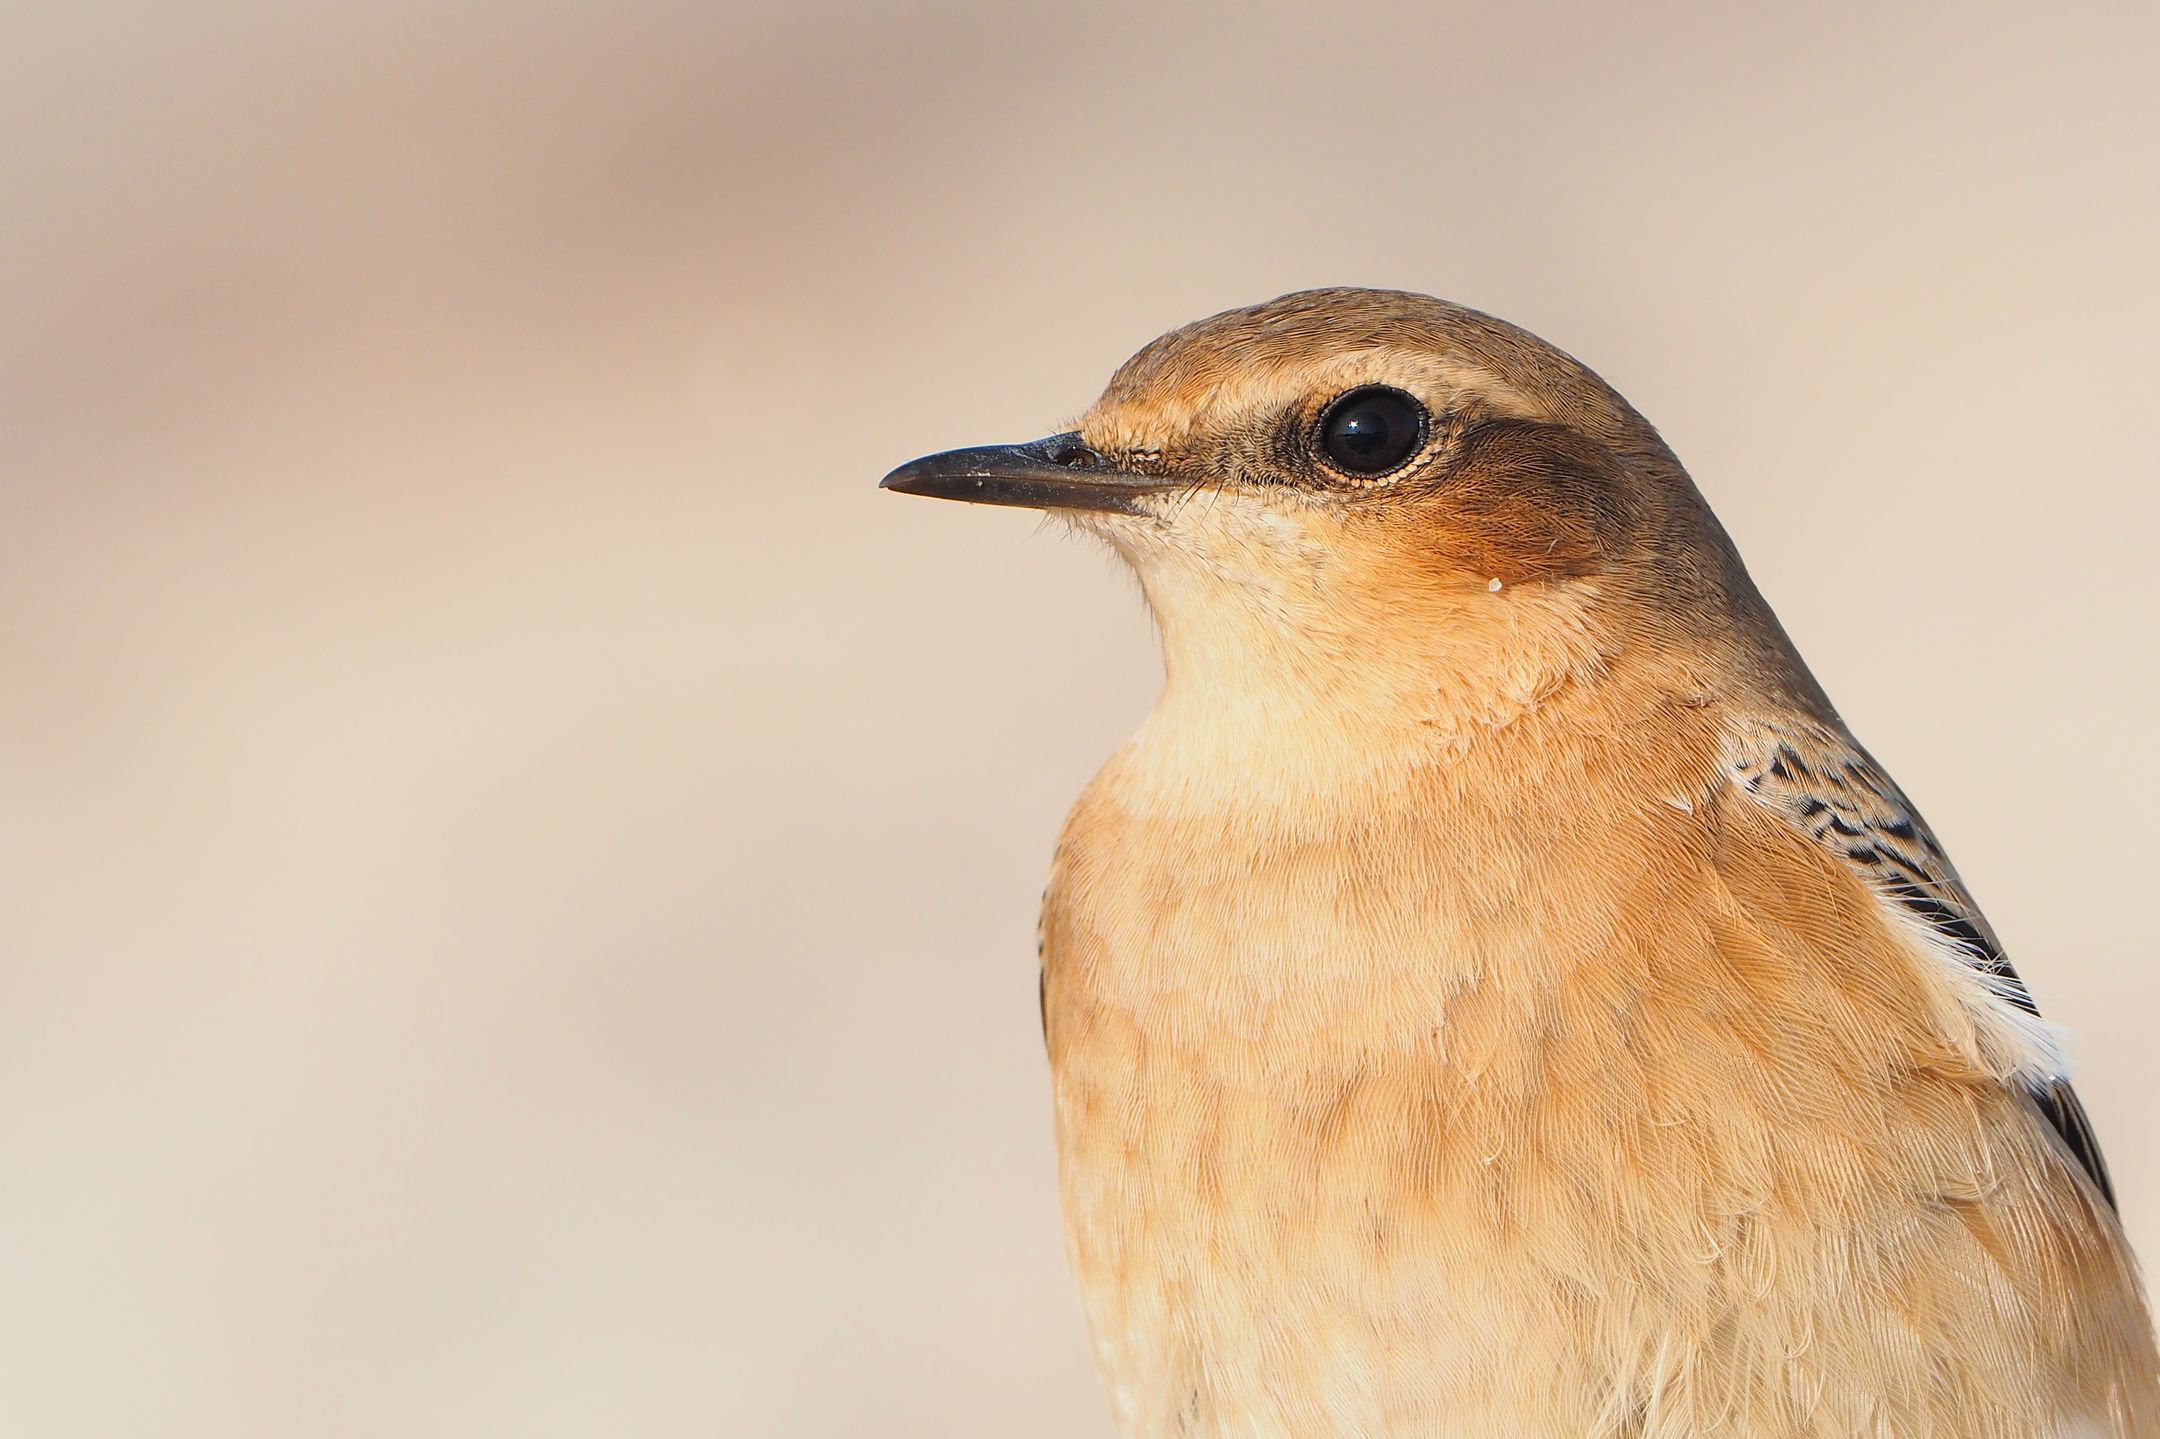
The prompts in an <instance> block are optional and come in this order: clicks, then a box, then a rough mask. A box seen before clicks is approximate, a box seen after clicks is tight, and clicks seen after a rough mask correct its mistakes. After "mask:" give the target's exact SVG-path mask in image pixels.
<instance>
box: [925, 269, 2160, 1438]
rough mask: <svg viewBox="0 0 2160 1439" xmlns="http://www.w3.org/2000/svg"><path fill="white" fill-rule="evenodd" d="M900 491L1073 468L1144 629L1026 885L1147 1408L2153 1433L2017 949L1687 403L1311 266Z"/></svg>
mask: <svg viewBox="0 0 2160 1439" xmlns="http://www.w3.org/2000/svg"><path fill="white" fill-rule="evenodd" d="M885 484H886V486H887V487H889V488H891V489H895V490H901V491H905V492H908V493H912V494H926V495H939V496H945V497H949V498H953V499H965V500H977V501H982V502H985V503H991V504H1006V505H1027V506H1035V507H1040V508H1044V509H1048V510H1051V511H1054V512H1056V513H1059V514H1061V515H1063V516H1065V517H1066V518H1068V519H1070V520H1071V521H1072V522H1073V524H1074V525H1075V526H1077V527H1078V528H1080V529H1083V530H1085V531H1088V532H1090V533H1092V534H1095V535H1097V536H1100V537H1101V538H1103V539H1105V540H1107V541H1108V542H1109V543H1110V545H1111V546H1112V547H1113V548H1115V549H1116V550H1117V552H1118V553H1119V554H1121V555H1123V556H1124V557H1125V559H1127V560H1128V561H1130V562H1131V564H1132V566H1133V568H1134V570H1136V571H1137V572H1138V574H1139V577H1140V582H1141V585H1142V587H1143V589H1144V590H1145V592H1146V595H1147V600H1148V603H1149V605H1150V607H1151V608H1152V609H1153V611H1154V615H1155V618H1156V621H1157V623H1158V625H1159V627H1160V630H1161V635H1162V647H1163V658H1164V668H1165V671H1166V681H1165V684H1164V687H1163V693H1162V698H1161V700H1160V702H1159V703H1158V704H1157V706H1156V708H1155V710H1154V712H1153V713H1152V714H1151V715H1150V716H1149V717H1148V719H1147V721H1146V722H1145V723H1144V724H1143V725H1142V726H1141V728H1140V731H1139V733H1138V734H1137V735H1136V736H1135V737H1134V738H1133V739H1132V741H1131V742H1130V743H1129V744H1127V745H1126V746H1125V747H1124V748H1123V749H1122V750H1120V751H1119V752H1118V753H1117V754H1116V755H1115V756H1114V757H1113V758H1112V759H1111V760H1110V761H1109V763H1108V765H1107V766H1106V767H1105V768H1104V769H1103V771H1102V772H1101V774H1099V775H1098V776H1097V777H1096V779H1095V780H1094V782H1093V783H1092V784H1090V785H1089V786H1088V788H1087V790H1086V792H1085V793H1084V794H1083V795H1082V796H1081V797H1080V800H1079V803H1078V805H1077V806H1076V808H1075V809H1074V810H1073V813H1072V817H1071V819H1070V820H1069V822H1068V823H1067V825H1066V828H1065V833H1064V837H1063V839H1062V841H1061V842H1060V844H1059V846H1058V851H1057V856H1056V859H1055V861H1054V865H1053V871H1052V875H1051V881H1050V890H1049V895H1048V899H1047V902H1046V906H1045V910H1044V914H1043V922H1042V936H1041V938H1042V964H1043V984H1044V996H1043V1005H1044V1026H1045V1034H1046V1038H1047V1040H1048V1044H1049V1050H1050V1062H1051V1071H1052V1078H1053V1083H1054V1090H1055V1097H1056V1111H1057V1125H1058V1150H1059V1160H1060V1173H1061V1179H1062V1185H1063V1190H1064V1200H1065V1211H1066V1219H1067V1225H1068V1234H1069V1246H1070V1251H1071V1259H1072V1265H1073V1269H1074V1272H1075V1274H1076V1275H1077V1277H1078V1280H1079V1285H1080V1290H1081V1295H1082V1299H1083V1303H1084V1305H1085V1308H1086V1311H1087V1316H1088V1320H1089V1325H1090V1329H1091V1332H1092V1334H1093V1336H1094V1342H1095V1346H1096V1350H1097V1354H1098V1356H1099V1359H1100V1362H1101V1366H1102V1369H1103V1372H1104V1374H1105V1376H1106V1377H1107V1379H1108V1382H1109V1387H1110V1391H1111V1394H1112V1398H1113V1403H1114V1407H1115V1409H1116V1412H1117V1415H1118V1422H1119V1425H1120V1427H1121V1428H1122V1429H1123V1431H1124V1433H1125V1434H1127V1435H1128V1436H1132V1439H1172V1436H1177V1439H1204V1437H1205V1439H1212V1436H1221V1439H1231V1436H1237V1439H1318V1436H1338V1435H1343V1436H1347V1435H1358V1436H1388V1439H1399V1436H1412V1435H1416V1436H1524V1439H1546V1436H1551V1439H1560V1436H1565V1439H1585V1436H1631V1439H1660V1436H1683V1435H1686V1436H1694V1435H1710V1434H1718V1435H1735V1436H1752V1435H1762V1436H1803V1435H1805V1436H1824V1439H1828V1436H1837V1439H1848V1436H1856V1435H1867V1436H1894V1439H1923V1436H1927V1439H1934V1436H1962V1439H1997V1436H1999V1439H2042V1436H2057V1435H2061V1436H2069V1435H2116V1436H2126V1435H2134V1436H2160V1360H2156V1358H2155V1354H2154V1348H2153V1340H2152V1333H2151V1328H2150V1325H2149V1322H2148V1320H2147V1317H2146V1313H2145V1307H2144V1302H2143V1299H2142V1297H2141V1295H2140V1292H2139V1287H2138V1281H2137V1278H2136V1275H2135V1272H2134V1268H2133V1265H2132V1261H2131V1257H2130V1254H2129V1251H2128V1249H2127V1247H2126V1245H2125V1243H2124V1239H2123V1233H2122V1229H2121V1227H2120V1225H2119V1224H2118V1222H2117V1219H2116V1216H2115V1212H2114V1208H2113V1204H2112V1199H2111V1197H2110V1194H2109V1190H2108V1181H2107V1176H2106V1172H2105V1170H2104V1169H2103V1168H2102V1166H2101V1162H2100V1155H2099V1151H2098V1149H2097V1148H2096V1147H2095V1145H2094V1143H2093V1139H2092V1135H2091V1132H2090V1130H2089V1129H2088V1128H2087V1126H2086V1123H2085V1117H2084V1114H2083V1112H2082V1111H2081V1110H2080V1108H2079V1106H2078V1102H2077V1099H2076V1097H2075V1096H2074V1095H2073V1094H2072V1092H2071V1090H2070V1087H2069V1085H2068V1083H2067V1082H2066V1081H2065V1079H2064V1077H2063V1067H2062V1061H2061V1058H2060V1056H2059V1053H2058V1051H2057V1048H2056V1046H2055V1044H2054V1043H2053V1042H2052V1040H2051V1037H2050V1032H2049V1030H2048V1028H2047V1027H2046V1026H2045V1025H2043V1024H2042V1023H2041V1022H2040V1019H2039V1017H2038V1015H2037V1013H2036V1012H2035V1010H2034V1007H2033V1004H2032V1001H2031V1000H2030V999H2029V998H2028V997H2027V995H2026V992H2025V987H2024V986H2023V985H2022V984H2021V983H2020V982H2019V980H2018V977H2017V975H2016V974H2015V973H2014V972H2013V971H2012V969H2011V968H2010V965H2009V963H2008V962H2007V961H2006V960H2005V958H2004V957H2003V953H2002V950H2001V948H2000V946H1999V945H1998V944H1997V943H1996V940H1995V937H1994V934H1993V932H1992V931H1991V930H1990V929H1989V927H1988V924H1987V921H1986V920H1985V919H1983V918H1982V917H1981V914H1980V911H1979V909H1978V908H1977V907H1976V906H1975V905H1974V903H1973V900H1972V897H1971V896H1970V895H1969V894H1967V893H1966V891H1965V889H1964V887H1963V885H1962V884H1960V882H1959V880H1958V876H1957V872H1956V871H1955V870H1954V869H1952V868H1951V866H1950V862H1949V860H1948V859H1947V858H1945V856H1944V854H1943V851H1942V849H1941V847H1940V846H1939V845H1938V844H1937V843H1936V841H1935V838H1934V836H1933V835H1931V834H1930V833H1929V831H1928V828H1927V826H1926V825H1925V824H1924V823H1923V822H1922V821H1921V819H1920V816H1919V815H1918V814H1917V813H1916V812H1915V811H1914V809H1913V807H1912V806H1911V804H1909V803H1908V802H1907V801H1906V799H1905V797H1904V796H1903V795H1902V794H1901V793H1899V791H1898V788H1897V786H1896V785H1895V784H1893V783H1892V782H1891V780H1890V778H1889V776H1888V775H1886V774H1885V773H1883V771H1882V768H1881V767H1880V766H1879V765H1877V764H1876V763H1875V762H1874V761H1873V760H1872V759H1871V758H1869V756H1868V754H1867V752H1866V751H1865V750H1863V749H1862V748H1861V747H1860V746H1859V744H1858V743H1857V742H1856V741H1855V740H1854V739H1853V737H1852V736H1851V735H1850V734H1849V733H1848V732H1847V731H1846V728H1845V726H1844V724H1843V723H1842V722H1841V721H1840V720H1839V718H1838V716H1837V712H1836V711H1835V710H1834V709H1832V708H1831V705H1830V702H1829V701H1828V700H1827V699H1826V698H1825V697H1824V696H1823V693H1822V691H1821V690H1820V689H1819V688H1818V687H1817V686H1816V683H1815V681H1814V680H1813V678H1811V677H1810V676H1809V674H1808V671H1807V669H1806V667H1805V666H1804V665H1803V664H1802V663H1801V662H1800V659H1799V657H1798V656H1797V655H1796V654H1795V653H1794V652H1793V649H1792V646H1791V644H1790V642H1789V641H1788V640H1787V639H1786V637H1785V634H1784V632H1783V631H1782V630H1781V629H1780V628H1779V626H1778V623H1777V621H1776V619H1775V618H1774V617H1773V616H1772V615H1771V613H1770V610H1769V609H1768V607H1767V606H1765V604H1764V603H1763V600H1762V598H1761V597H1760V596H1759V595H1758V594H1757V593H1756V590H1755V587H1754V585H1753V584H1752V583H1750V581H1749V579H1748V576H1747V573H1746V571H1745V570H1744V569H1743V568H1742V567H1741V564H1740V561H1739V559H1738V557H1737V556H1736V555H1735V554H1734V552H1733V548H1732V545H1731V543H1730V542H1729V541H1728V540H1727V538H1726V536H1725V534H1724V532H1723V530H1721V529H1720V528H1719V526H1718V523H1717V521H1716V520H1715V519H1714V518H1713V517H1712V516H1711V514H1710V511H1709V509H1708V508H1707V507H1706V506H1705V505H1704V503H1703V500H1702V498H1701V496H1700V495H1699V494H1698V493H1697V492H1696V489H1695V486H1694V485H1693V483H1692V482H1691V481H1690V480H1689V478H1688V476H1687V473H1686V472H1685V471H1684V470H1683V469H1682V468H1681V466H1680V463H1679V461H1678V460H1676V459H1675V458H1674V457H1673V455H1672V452H1671V451H1670V450H1668V449H1667V448H1666V446H1665V444H1664V443H1663V442H1662V441H1661V440H1660V439H1659V438H1658V435H1657V432H1656V431H1655V430H1653V429H1652V428H1651V427H1650V425H1649V424H1648V423H1647V422H1646V421H1645V420H1644V419H1643V418H1642V417H1641V416H1640V415H1638V414H1636V412H1635V411H1634V410H1633V409H1631V408H1630V407H1629V406H1628V404H1627V402H1626V401H1624V400H1623V399H1621V398H1620V396H1619V395H1617V394H1615V393H1614V392H1613V391H1612V390H1611V389H1610V388H1608V387H1607V386H1606V385H1605V384H1604V383H1603V382H1602V381H1601V380H1599V379H1598V377H1597V376H1596V375H1594V374H1592V373H1591V372H1590V371H1589V370H1588V369H1586V368H1584V367H1583V366H1582V365H1581V364H1579V363H1577V362H1576V361H1574V360H1573V359H1570V358H1569V357H1568V356H1566V355H1564V354H1561V353H1560V352H1559V351H1557V350H1555V349H1553V348H1551V347H1550V346H1548V345H1546V344H1544V343H1542V342H1540V341H1539V340H1537V339H1536V338H1534V337H1532V336H1531V335H1528V334H1526V333H1524V332H1523V331H1521V330H1518V329H1515V328H1513V327H1511V326H1509V325H1506V324H1503V323H1501V322H1499V321H1497V320H1494V319H1491V318H1489V317H1487V316H1485V315H1481V314H1478V313H1476V312H1475V311H1471V310H1466V309H1462V308H1460V307H1458V306H1455V305H1450V304H1445V303H1442V302H1440V301H1437V300H1432V299H1428V298H1425V297H1423V296H1418V295H1409V294H1396V293H1381V292H1373V291H1362V290H1324V291H1314V292H1311V293H1306V294H1298V295H1290V296H1287V297H1285V298H1283V299H1280V300H1275V301H1272V302H1270V303H1268V304H1265V305H1259V306H1256V307H1254V308H1252V309H1247V310H1238V311H1232V312H1230V313H1228V314H1223V315H1218V316H1216V317H1214V318H1213V319H1209V320H1203V321H1201V322H1199V323H1198V324H1195V325H1191V326H1188V327H1186V328H1185V329H1182V330H1178V331H1176V332H1174V333H1172V334H1170V335H1167V336H1165V337H1164V338H1162V339H1160V340H1157V341H1156V342H1155V343H1153V344H1151V345H1149V346H1148V347H1147V348H1146V349H1144V350H1142V351H1141V352H1140V353H1139V354H1138V355H1136V356H1135V357H1134V358H1133V359H1132V360H1131V361H1129V362H1128V363H1127V364H1126V365H1125V366H1124V368H1122V369H1120V370H1119V371H1118V373H1117V375H1116V376H1115V377H1114V378H1113V379H1112V380H1111V382H1110V387H1109V389H1108V390H1107V391H1106V392H1105V393H1104V395H1103V397H1102V398H1101V399H1100V400H1099V401H1097V402H1096V404H1095V406H1094V407H1093V408H1092V409H1090V410H1089V411H1088V412H1087V414H1086V416H1085V417H1084V418H1083V419H1082V420H1081V421H1080V423H1079V426H1078V428H1077V429H1076V430H1075V431H1074V432H1072V433H1069V434H1062V435H1058V436H1055V437H1053V438H1051V439H1048V440H1042V441H1038V442H1035V443H1033V444H1025V445H1014V446H1003V447H996V448H988V449H975V450H961V451H957V452H955V453H952V454H945V455H937V456H933V457H931V458H929V459H925V460H918V461H916V462H915V463H913V464H911V465H907V466H904V467H902V468H901V469H899V470H896V471H894V472H893V473H892V474H891V475H890V476H888V477H887V478H886V480H885Z"/></svg>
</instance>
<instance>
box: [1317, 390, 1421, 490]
mask: <svg viewBox="0 0 2160 1439" xmlns="http://www.w3.org/2000/svg"><path fill="white" fill-rule="evenodd" d="M1430 427H1431V426H1430V420H1429V417H1428V416H1427V415H1426V413H1425V407H1424V406H1423V405H1421V404H1419V403H1418V402H1417V400H1416V399H1415V398H1414V397H1412V396H1410V395H1406V394H1404V393H1403V392H1402V391H1401V390H1398V389H1395V388H1393V387H1392V386H1389V385H1361V386H1359V387H1358V388H1357V389H1355V390H1351V391H1349V392H1348V393H1346V394H1343V395H1340V396H1338V397H1337V398H1336V399H1335V401H1334V403H1332V404H1330V405H1329V406H1328V407H1327V410H1326V412H1325V413H1323V414H1322V415H1321V416H1320V425H1319V428H1318V430H1317V431H1316V432H1315V434H1314V437H1313V443H1314V447H1315V448H1316V449H1317V450H1318V451H1319V452H1320V458H1321V459H1323V460H1325V461H1326V462H1327V463H1328V464H1330V465H1332V466H1334V467H1335V468H1336V469H1338V470H1341V471H1343V472H1344V473H1345V474H1350V475H1355V476H1357V477H1358V478H1359V479H1371V478H1373V477H1374V476H1376V475H1384V474H1387V473H1389V472H1390V471H1392V470H1399V469H1401V468H1402V467H1403V466H1404V465H1405V464H1407V463H1409V461H1410V457H1411V456H1413V455H1415V454H1416V453H1417V452H1418V451H1419V450H1420V449H1422V448H1424V445H1425V436H1426V432H1427V431H1428V430H1429V429H1430Z"/></svg>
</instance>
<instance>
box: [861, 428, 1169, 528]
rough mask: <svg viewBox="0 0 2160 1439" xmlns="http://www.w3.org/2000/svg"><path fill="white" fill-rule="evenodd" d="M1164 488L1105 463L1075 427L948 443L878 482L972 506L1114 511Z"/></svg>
mask: <svg viewBox="0 0 2160 1439" xmlns="http://www.w3.org/2000/svg"><path fill="white" fill-rule="evenodd" d="M1164 487H1165V482H1164V481H1162V480H1160V479H1156V478H1152V477H1149V476H1146V475H1136V474H1133V473H1132V472H1131V471H1129V470H1117V469H1113V468H1111V466H1110V462H1109V461H1108V460H1106V459H1104V458H1103V457H1102V456H1101V455H1099V454H1097V453H1096V452H1095V451H1093V450H1091V449H1089V448H1088V447H1087V446H1086V445H1085V444H1083V443H1082V442H1081V439H1080V437H1079V436H1078V435H1077V434H1066V435H1052V436H1051V437H1050V438H1049V439H1047V440H1033V441H1030V442H1029V443H1027V444H1025V445H985V446H983V447H982V448H981V449H975V450H948V451H946V452H945V453H944V454H942V455H927V456H925V457H924V458H922V459H919V460H911V461H909V462H908V463H907V464H904V465H902V466H901V467H900V468H899V469H897V470H894V471H893V472H892V473H891V474H889V475H887V476H886V477H885V478H884V479H882V480H880V481H878V488H879V489H881V490H898V491H899V492H900V493H901V494H903V495H929V496H931V497H932V498H934V499H940V500H971V501H973V502H974V503H976V504H978V505H1019V506H1022V507H1023V508H1027V509H1036V510H1109V511H1112V512H1122V513H1130V512H1131V511H1132V509H1133V503H1132V502H1133V501H1134V500H1135V499H1136V498H1138V497H1139V496H1141V495H1145V494H1152V493H1153V492H1155V491H1156V490H1160V489H1162V488H1164Z"/></svg>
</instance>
